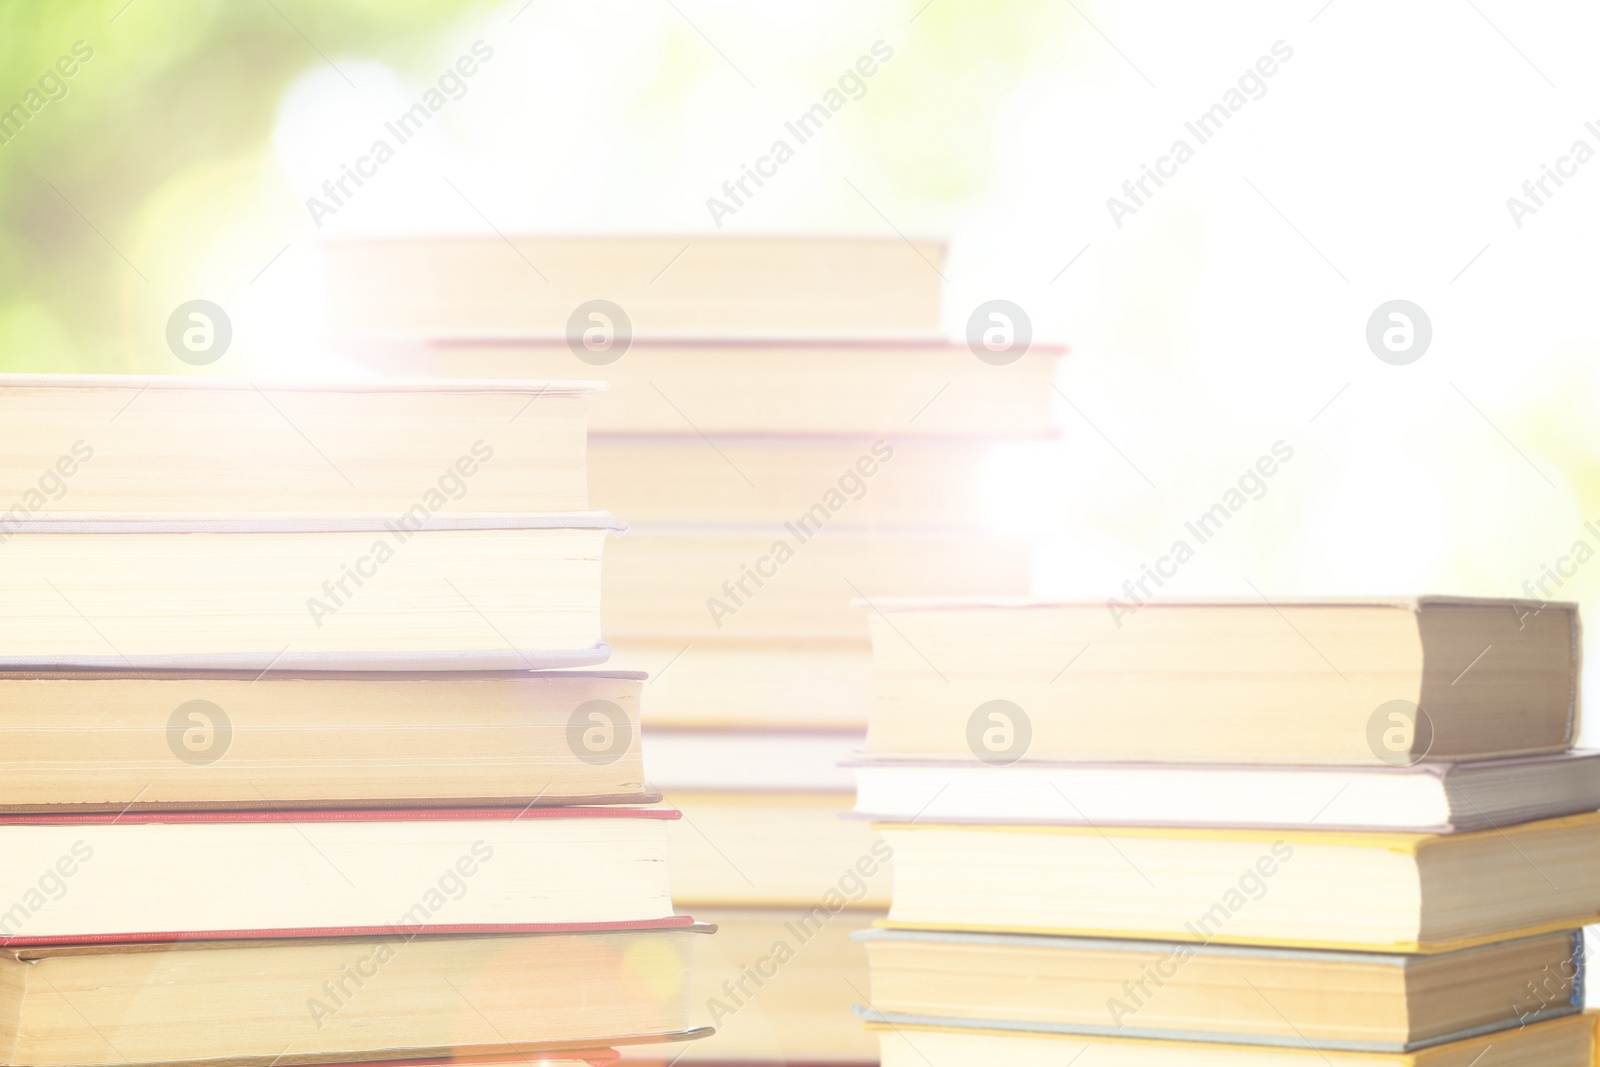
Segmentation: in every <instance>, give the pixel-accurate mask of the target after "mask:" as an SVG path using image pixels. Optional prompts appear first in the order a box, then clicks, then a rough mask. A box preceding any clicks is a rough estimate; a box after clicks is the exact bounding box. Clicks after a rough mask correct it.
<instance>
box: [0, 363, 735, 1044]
mask: <svg viewBox="0 0 1600 1067" xmlns="http://www.w3.org/2000/svg"><path fill="white" fill-rule="evenodd" d="M588 392H589V387H588V386H583V385H562V384H552V383H539V382H535V383H524V384H515V383H492V384H490V383H483V384H474V385H465V384H450V383H422V384H406V383H393V384H378V383H360V384H348V385H339V384H319V385H315V386H312V385H300V386H267V385H257V384H254V383H249V382H242V381H228V380H224V379H175V378H152V379H129V378H115V377H73V378H52V377H35V378H30V377H5V378H0V480H3V482H4V484H5V485H6V486H8V488H7V490H6V492H7V494H8V496H10V497H11V499H12V501H13V503H12V504H11V506H10V507H9V509H7V510H5V511H4V512H3V513H0V553H3V557H4V563H5V565H4V567H0V598H3V599H4V601H5V604H6V610H5V611H4V612H3V613H0V739H3V744H0V853H3V854H4V855H5V858H6V859H5V863H4V864H3V865H0V990H4V995H3V996H0V1063H3V1064H6V1065H29V1067H55V1065H61V1067H66V1065H90V1064H174V1063H196V1062H204V1063H210V1064H221V1063H226V1064H235V1065H251V1064H260V1065H266V1064H272V1063H340V1062H356V1061H359V1062H369V1061H374V1060H378V1061H391V1060H419V1059H420V1060H425V1061H429V1062H441V1061H443V1060H446V1059H450V1058H462V1059H465V1060H467V1061H470V1062H483V1063H501V1062H511V1061H519V1062H520V1061H523V1060H525V1059H527V1058H528V1057H531V1056H535V1055H541V1056H550V1057H553V1058H554V1059H556V1060H570V1061H573V1062H589V1063H592V1064H603V1063H606V1062H609V1061H610V1060H613V1059H615V1055H614V1053H613V1052H611V1051H610V1050H611V1049H612V1048H613V1047H614V1046H617V1045H621V1044H627V1043H630V1042H634V1043H638V1042H661V1041H671V1040H683V1039H687V1038H691V1037H695V1036H699V1035H700V1034H701V1033H702V1031H699V1030H697V1029H696V1028H695V1026H694V1024H693V1022H692V1021H691V1019H692V1015H693V1013H692V1011H691V1008H690V1004H689V1001H688V992H687V982H688V977H689V974H690V969H691V961H690V956H691V949H692V945H693V943H694V942H696V941H699V940H703V938H702V937H701V936H700V935H701V934H702V933H704V932H705V930H706V928H705V927H703V926H699V925H697V924H695V923H694V922H693V920H691V919H689V918H687V917H681V916H678V915H676V914H675V912H674V909H673V904H672V899H671V893H670V881H669V876H668V872H667V862H666V853H667V828H668V826H670V825H671V823H672V820H673V819H674V818H675V813H674V812H672V811H670V810H667V809H663V808H660V807H652V806H649V805H652V804H654V803H655V802H656V801H658V800H659V797H658V796H657V795H655V794H654V793H653V792H652V791H651V790H650V789H649V788H648V787H647V786H645V784H644V775H643V768H642V765H641V760H640V755H639V741H638V737H639V731H638V707H639V700H640V694H641V690H642V688H643V680H642V678H641V676H640V675H638V674H636V673H631V672H625V671H610V672H607V671H589V670H569V671H554V670H552V669H551V668H556V667H585V666H590V665H597V664H599V663H601V662H603V661H604V659H605V657H606V653H607V649H606V647H605V645H604V643H603V642H602V640H601V625H600V592H601V590H600V553H601V548H602V545H603V543H604V542H605V540H606V538H607V536H608V535H609V534H610V533H612V532H614V531H616V530H617V529H618V526H617V524H616V523H615V522H614V521H613V520H611V519H610V518H609V517H607V516H604V515H599V514H593V513H590V512H588V511H587V510H586V509H587V506H588V505H587V499H586V492H585V471H584V434H585V411H586V406H587V403H588Z"/></svg>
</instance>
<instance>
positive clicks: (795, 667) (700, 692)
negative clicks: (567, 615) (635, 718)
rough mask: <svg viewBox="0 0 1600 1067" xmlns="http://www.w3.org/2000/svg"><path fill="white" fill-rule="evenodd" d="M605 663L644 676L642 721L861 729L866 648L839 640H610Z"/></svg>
mask: <svg viewBox="0 0 1600 1067" xmlns="http://www.w3.org/2000/svg"><path fill="white" fill-rule="evenodd" d="M609 643H610V644H611V647H612V655H611V659H610V660H609V661H607V662H608V666H612V667H615V668H617V669H619V670H633V671H644V672H646V673H648V674H649V675H650V689H649V694H650V696H649V699H648V700H646V701H645V703H644V709H643V712H642V714H643V716H644V721H645V723H646V724H647V725H651V724H654V725H660V726H681V727H745V726H749V727H764V726H771V727H775V728H799V729H824V730H827V729H846V728H850V729H865V728H866V723H867V715H868V713H869V711H870V710H871V706H872V647H871V645H870V644H868V642H867V637H866V634H865V633H862V634H861V635H860V636H859V637H857V638H855V639H854V640H845V641H794V640H786V641H737V640H735V641H726V640H693V641H689V640H677V641H674V640H672V639H671V638H666V639H663V640H660V641H651V640H649V639H648V638H641V639H638V640H633V639H630V638H615V637H613V638H612V640H611V641H610V642H609Z"/></svg>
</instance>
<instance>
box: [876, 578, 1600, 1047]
mask: <svg viewBox="0 0 1600 1067" xmlns="http://www.w3.org/2000/svg"><path fill="white" fill-rule="evenodd" d="M868 611H869V614H870V617H871V620H872V622H871V625H872V630H873V649H874V655H875V660H876V665H877V674H878V699H877V704H876V706H875V708H874V711H873V716H872V722H871V727H870V732H869V738H868V750H869V752H870V756H871V758H870V760H868V761H866V762H865V763H864V764H863V765H862V766H860V767H859V768H858V773H859V775H860V793H859V797H858V813H859V814H860V815H861V816H863V817H866V818H870V819H872V820H875V821H876V823H877V825H878V826H879V829H880V830H881V831H882V833H883V834H884V836H885V838H886V839H887V840H888V841H889V843H890V844H891V845H892V846H893V847H894V851H895V886H894V901H893V904H892V906H891V908H890V912H889V918H888V921H887V922H886V923H885V924H884V926H883V928H881V929H876V930H873V931H870V932H866V933H864V934H863V935H861V940H863V941H864V943H865V945H866V948H867V950H868V953H869V956H870V959H871V971H872V976H871V981H872V990H871V995H870V1003H867V1004H863V1005H862V1006H861V1007H860V1009H859V1013H860V1014H861V1015H862V1016H863V1017H864V1018H866V1019H867V1020H868V1026H869V1027H870V1028H871V1029H873V1030H875V1031H876V1032H877V1034H878V1036H879V1037H880V1039H881V1041H882V1044H883V1050H884V1057H883V1058H884V1062H885V1064H888V1065H892V1067H912V1065H917V1067H928V1065H933V1067H945V1065H946V1064H949V1065H955V1064H965V1063H972V1062H1006V1063H1013V1064H1028V1065H1032V1064H1040V1065H1042V1064H1046V1063H1052V1064H1059V1063H1065V1062H1069V1061H1070V1062H1073V1063H1081V1064H1083V1065H1085V1067H1087V1065H1094V1067H1101V1065H1118V1067H1169V1065H1170V1067H1180V1065H1182V1067H1192V1065H1196V1064H1201V1065H1215V1067H1222V1065H1224V1064H1226V1065H1229V1067H1234V1065H1249V1067H1280V1065H1281V1067H1291V1065H1293V1067H1311V1065H1313V1064H1319V1063H1337V1064H1351V1065H1355V1064H1364V1065H1378V1064H1382V1065H1385V1067H1391V1065H1392V1067H1401V1065H1412V1067H1446V1065H1448V1067H1469V1065H1475V1067H1535V1065H1539V1067H1579V1065H1585V1064H1590V1063H1592V1062H1594V1060H1593V1056H1594V1051H1595V1022H1594V1017H1593V1016H1589V1015H1584V1014H1582V1004H1583V984H1584V965H1583V932H1582V929H1581V927H1583V925H1584V924H1586V923H1592V922H1594V921H1595V920H1596V918H1597V916H1600V814H1596V811H1595V809H1597V808H1600V756H1597V754H1594V753H1579V752H1572V751H1570V747H1571V744H1572V740H1573V737H1574V735H1575V732H1576V726H1577V707H1578V702H1577V679H1578V674H1577V667H1578V662H1577V661H1578V653H1577V650H1578V623H1577V614H1576V610H1575V608H1574V607H1573V606H1572V605H1567V604H1556V603H1532V604H1529V603H1512V602H1507V601H1485V600H1461V599H1446V598H1429V599H1423V600H1413V601H1393V602H1383V601H1368V602H1361V601H1334V602H1304V601H1297V602H1278V603H1267V602H1266V601H1265V600H1262V599H1257V600H1255V601H1253V602H1239V603H1150V602H1148V601H1146V602H1143V603H1138V602H1120V601H1114V602H1112V603H1109V604H1075V603H1027V602H1011V603H1004V602H987V603H983V602H972V601H966V602H959V601H952V602H915V601H911V602H904V601H903V602H885V601H879V602H876V603H875V604H874V605H873V606H872V607H871V608H869V609H868Z"/></svg>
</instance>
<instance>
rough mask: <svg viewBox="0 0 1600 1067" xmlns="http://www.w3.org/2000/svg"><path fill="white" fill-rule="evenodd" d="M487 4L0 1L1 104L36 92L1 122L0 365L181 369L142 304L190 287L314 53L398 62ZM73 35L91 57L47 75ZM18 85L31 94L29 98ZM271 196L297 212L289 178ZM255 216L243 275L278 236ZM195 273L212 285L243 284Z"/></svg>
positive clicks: (153, 304)
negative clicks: (69, 70)
mask: <svg viewBox="0 0 1600 1067" xmlns="http://www.w3.org/2000/svg"><path fill="white" fill-rule="evenodd" d="M487 6H489V5H485V4H481V3H473V2H471V0H319V2H317V3H314V4H308V3H301V4H294V5H289V4H285V3H284V2H283V0H245V2H227V3H224V2H220V0H174V2H168V0H134V2H133V3H131V4H129V3H127V0H110V2H99V0H50V2H48V3H42V2H31V0H7V2H6V3H4V4H0V70H3V71H5V75H4V77H3V78H0V109H6V108H10V107H11V106H12V105H14V104H15V105H19V106H21V107H23V108H24V109H27V107H28V104H29V103H32V104H34V105H35V106H37V105H38V104H39V103H40V102H41V101H42V102H43V107H42V108H40V109H39V110H38V111H37V112H31V111H30V112H29V113H28V116H27V121H26V123H25V124H23V125H21V128H20V130H18V129H16V126H15V125H13V124H8V125H7V126H6V127H5V128H4V132H5V134H6V135H7V136H8V137H9V138H10V139H9V140H7V141H5V143H4V144H0V370H6V371H113V372H114V371H135V370H138V371H147V372H149V371H165V372H173V371H182V370H185V369H187V368H185V367H183V366H181V365H175V364H174V363H173V361H172V360H171V359H170V356H167V355H166V353H164V352H163V351H162V350H161V349H160V348H159V342H160V337H161V335H160V333H159V332H156V333H155V334H154V336H151V334H150V329H149V328H150V327H151V326H152V325H153V326H154V327H156V328H157V331H159V327H160V326H161V322H160V321H159V319H157V320H156V321H151V316H152V314H154V312H153V311H152V309H157V310H158V309H160V308H161V307H166V308H167V309H169V310H170V308H171V307H172V306H175V305H176V304H177V303H178V302H179V301H181V300H183V299H187V298H188V297H189V296H190V295H192V294H190V293H189V291H188V288H187V286H188V285H189V284H190V283H192V282H193V281H195V280H196V270H195V267H196V265H195V264H193V263H191V262H188V261H186V258H185V256H186V252H188V251H190V250H192V249H193V248H194V247H195V245H194V243H192V241H191V239H192V238H194V237H196V236H202V235H204V234H205V233H206V232H207V230H208V229H209V228H210V227H211V226H213V225H215V224H218V223H219V222H220V221H221V220H219V219H218V218H217V213H218V212H219V211H225V210H226V206H225V203H224V202H225V201H227V200H229V199H233V198H236V197H237V195H238V192H239V190H240V188H241V187H242V186H248V185H249V184H250V183H251V182H252V181H253V178H254V175H256V174H257V173H259V172H260V170H261V162H262V158H263V156H264V154H265V153H267V152H268V151H269V137H270V135H271V133H272V128H273V123H274V119H275V114H276V110H277V107H278V104H279V100H280V98H281V96H282V93H283V91H284V88H285V86H286V85H287V84H289V83H290V81H291V80H292V79H293V78H294V77H295V76H296V75H297V74H299V73H300V72H302V71H303V70H305V69H306V67H307V66H308V64H312V63H320V62H321V60H320V59H319V58H318V55H317V52H318V50H320V51H321V52H323V53H329V54H337V53H339V52H342V51H346V50H355V51H358V52H360V53H361V54H364V55H371V56H375V57H378V58H381V59H383V60H386V61H389V62H392V63H394V64H396V65H398V66H401V67H404V66H406V65H407V64H408V63H410V62H413V61H416V60H417V59H418V58H419V57H421V56H424V55H426V56H431V55H432V53H433V52H434V51H435V49H436V45H435V43H434V40H433V38H434V35H435V34H436V33H437V31H438V28H439V27H440V26H441V25H446V24H448V23H449V22H450V21H451V20H453V19H456V18H458V17H460V16H462V15H463V14H464V13H468V12H470V11H471V10H473V9H475V8H477V9H482V8H484V7H487ZM78 42H82V43H81V44H78ZM313 42H314V43H313ZM75 44H77V47H78V52H79V55H82V54H83V53H84V52H85V51H86V50H92V58H90V59H88V60H87V61H85V62H82V63H81V64H79V65H78V69H77V70H76V72H75V73H74V74H73V75H72V76H71V77H69V78H64V79H61V80H60V82H59V83H57V82H55V81H54V79H52V78H51V77H50V75H51V74H52V72H57V67H56V64H57V62H58V60H60V59H62V57H71V56H72V55H73V49H74V45H75ZM67 66H68V67H70V66H72V64H71V63H70V62H69V63H68V64H67ZM41 78H44V79H45V81H46V86H45V89H43V90H40V79H41ZM58 85H59V86H62V87H64V89H65V92H64V95H62V91H61V88H58V87H57V86H58ZM30 90H39V92H38V93H37V95H35V96H33V97H31V98H30V96H29V93H30ZM47 92H49V93H50V94H51V95H56V96H58V97H59V98H57V99H49V97H48V96H47V95H46V94H47ZM14 121H15V120H14V119H13V122H14ZM281 199H282V201H283V203H284V205H285V206H286V207H294V206H296V205H294V204H293V200H292V198H291V197H290V196H289V195H288V193H287V191H286V190H285V191H284V194H283V196H282V198H281ZM245 206H246V207H247V208H248V210H249V211H250V212H252V213H257V214H259V212H260V211H261V210H262V209H261V206H260V205H259V204H250V205H245ZM302 220H303V216H301V217H299V218H295V219H293V220H284V221H292V222H293V223H294V224H297V225H298V224H299V223H300V222H301V221H302ZM257 221H258V222H261V223H267V225H261V226H258V227H256V229H258V230H259V235H260V237H261V239H262V240H261V245H260V247H259V248H257V249H248V250H247V249H241V250H240V254H241V259H242V260H245V261H246V263H242V264H241V267H240V269H241V270H242V269H243V266H244V265H246V264H247V262H248V261H249V256H248V254H247V253H248V252H258V253H259V257H258V262H259V265H262V266H264V265H266V264H267V262H268V261H269V258H270V257H271V256H272V254H273V252H274V251H275V250H276V249H277V248H278V247H280V245H281V241H280V242H279V244H277V245H275V244H273V239H274V237H275V234H274V233H272V232H270V231H272V226H271V225H270V222H271V221H273V220H269V219H258V220H257ZM231 224H233V225H237V220H234V221H233V222H232V223H231ZM204 280H205V281H207V282H210V283H211V287H212V288H215V287H216V286H218V285H228V286H231V285H233V284H236V283H238V282H240V281H241V280H243V281H244V283H245V284H248V280H247V279H240V278H207V279H204Z"/></svg>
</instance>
